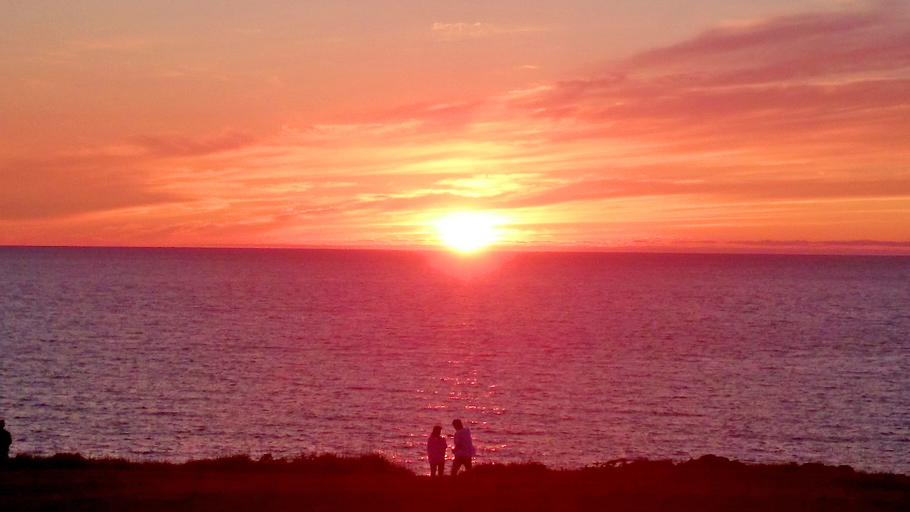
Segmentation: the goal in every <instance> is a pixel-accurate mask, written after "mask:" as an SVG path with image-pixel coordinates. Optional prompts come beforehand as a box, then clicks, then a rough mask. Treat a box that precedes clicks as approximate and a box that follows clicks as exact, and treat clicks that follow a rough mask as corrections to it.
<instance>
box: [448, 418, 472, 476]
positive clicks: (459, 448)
mask: <svg viewBox="0 0 910 512" xmlns="http://www.w3.org/2000/svg"><path fill="white" fill-rule="evenodd" d="M452 426H453V427H455V448H453V449H452V452H454V453H455V460H453V461H452V476H455V475H457V474H458V470H459V469H460V468H461V466H464V469H465V471H470V469H471V459H472V458H473V457H474V455H475V454H476V451H475V450H474V442H473V441H471V431H470V430H468V429H467V428H466V427H465V426H464V425H463V424H462V423H461V420H455V421H453V422H452Z"/></svg>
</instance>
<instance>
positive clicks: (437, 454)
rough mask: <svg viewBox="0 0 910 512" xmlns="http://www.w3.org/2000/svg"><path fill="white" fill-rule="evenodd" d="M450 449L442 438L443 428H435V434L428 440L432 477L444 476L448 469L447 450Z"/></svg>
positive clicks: (428, 455)
mask: <svg viewBox="0 0 910 512" xmlns="http://www.w3.org/2000/svg"><path fill="white" fill-rule="evenodd" d="M448 447H449V445H448V443H446V440H445V438H443V437H442V427H440V426H439V425H436V426H435V427H433V433H432V434H430V437H429V438H428V439H427V458H428V459H429V460H430V476H431V477H434V476H436V475H437V473H438V474H439V476H442V475H443V474H444V472H445V469H446V449H447V448H448Z"/></svg>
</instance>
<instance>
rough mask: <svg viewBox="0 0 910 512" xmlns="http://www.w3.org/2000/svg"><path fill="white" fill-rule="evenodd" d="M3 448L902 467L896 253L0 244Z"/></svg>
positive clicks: (906, 322) (903, 300) (165, 454)
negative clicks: (456, 423)
mask: <svg viewBox="0 0 910 512" xmlns="http://www.w3.org/2000/svg"><path fill="white" fill-rule="evenodd" d="M0 417H5V419H6V420H7V425H8V427H7V428H8V429H9V430H11V431H12V432H13V437H14V445H13V453H34V454H53V453H58V452H80V453H82V454H84V455H86V456H93V457H102V456H113V457H124V458H128V459H133V460H167V461H185V460H187V459H198V458H209V457H218V456H224V455H232V454H238V453H248V454H250V455H251V456H253V457H258V456H260V455H263V454H265V453H271V454H273V455H274V456H276V457H279V456H295V455H298V454H301V453H311V452H320V453H322V452H333V453H338V454H360V453H363V452H370V451H379V452H382V453H385V454H387V455H388V456H390V457H393V458H394V459H396V460H397V461H400V462H401V463H402V464H406V465H409V466H410V467H411V468H412V469H414V470H415V471H418V472H426V470H427V468H425V466H426V463H425V448H424V447H425V439H426V436H427V435H428V434H429V432H430V430H431V429H432V427H433V425H436V424H440V425H443V426H444V427H445V428H444V432H448V433H451V432H452V429H451V426H450V423H451V420H452V419H454V418H456V417H457V418H462V419H464V420H465V422H466V423H467V424H468V426H469V427H470V428H471V430H472V432H473V434H474V438H475V442H476V444H477V446H478V451H479V453H478V462H501V463H505V462H514V461H529V460H535V461H540V462H543V463H545V464H547V465H548V466H552V467H562V468H574V467H581V466H584V465H588V464H592V463H596V462H598V461H607V460H611V459H616V458H623V457H624V458H636V457H646V458H650V459H673V460H686V459H688V458H690V457H698V456H701V455H704V454H708V453H711V454H716V455H721V456H726V457H730V458H734V459H738V460H742V461H748V462H809V461H817V462H824V463H828V464H850V465H852V466H854V467H856V468H858V469H864V470H871V471H893V472H899V473H905V474H910V258H894V257H820V256H736V255H643V254H589V253H557V254H554V253H520V254H493V255H487V256H485V257H483V258H480V259H477V258H473V259H472V258H458V257H455V256H447V255H444V254H441V253H417V252H397V251H384V252H383V251H329V250H288V251H281V250H179V249H76V248H0Z"/></svg>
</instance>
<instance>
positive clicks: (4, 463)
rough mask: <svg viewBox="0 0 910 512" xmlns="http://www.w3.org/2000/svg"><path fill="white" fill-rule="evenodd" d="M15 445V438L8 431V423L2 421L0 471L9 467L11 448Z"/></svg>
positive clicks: (0, 427)
mask: <svg viewBox="0 0 910 512" xmlns="http://www.w3.org/2000/svg"><path fill="white" fill-rule="evenodd" d="M12 444H13V436H11V435H10V434H9V431H8V430H6V422H5V421H3V420H0V471H6V470H7V468H8V467H9V447H10V446H12Z"/></svg>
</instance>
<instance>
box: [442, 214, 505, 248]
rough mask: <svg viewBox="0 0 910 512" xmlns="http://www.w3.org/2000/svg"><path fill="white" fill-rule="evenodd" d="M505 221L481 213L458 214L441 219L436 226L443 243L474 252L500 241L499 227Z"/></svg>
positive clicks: (495, 216)
mask: <svg viewBox="0 0 910 512" xmlns="http://www.w3.org/2000/svg"><path fill="white" fill-rule="evenodd" d="M503 223H504V221H503V219H502V218H500V217H499V216H497V215H493V214H490V213H480V212H457V213H452V214H449V215H446V216H445V217H442V218H440V219H439V220H437V221H436V222H435V223H434V224H435V226H436V231H437V233H438V234H439V237H440V239H441V240H442V243H443V244H445V245H448V246H449V247H451V248H453V249H455V250H457V251H461V252H472V251H476V250H478V249H481V248H483V247H486V246H488V245H490V244H492V243H495V242H496V241H497V240H498V239H499V230H498V229H497V226H498V225H501V224H503Z"/></svg>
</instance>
